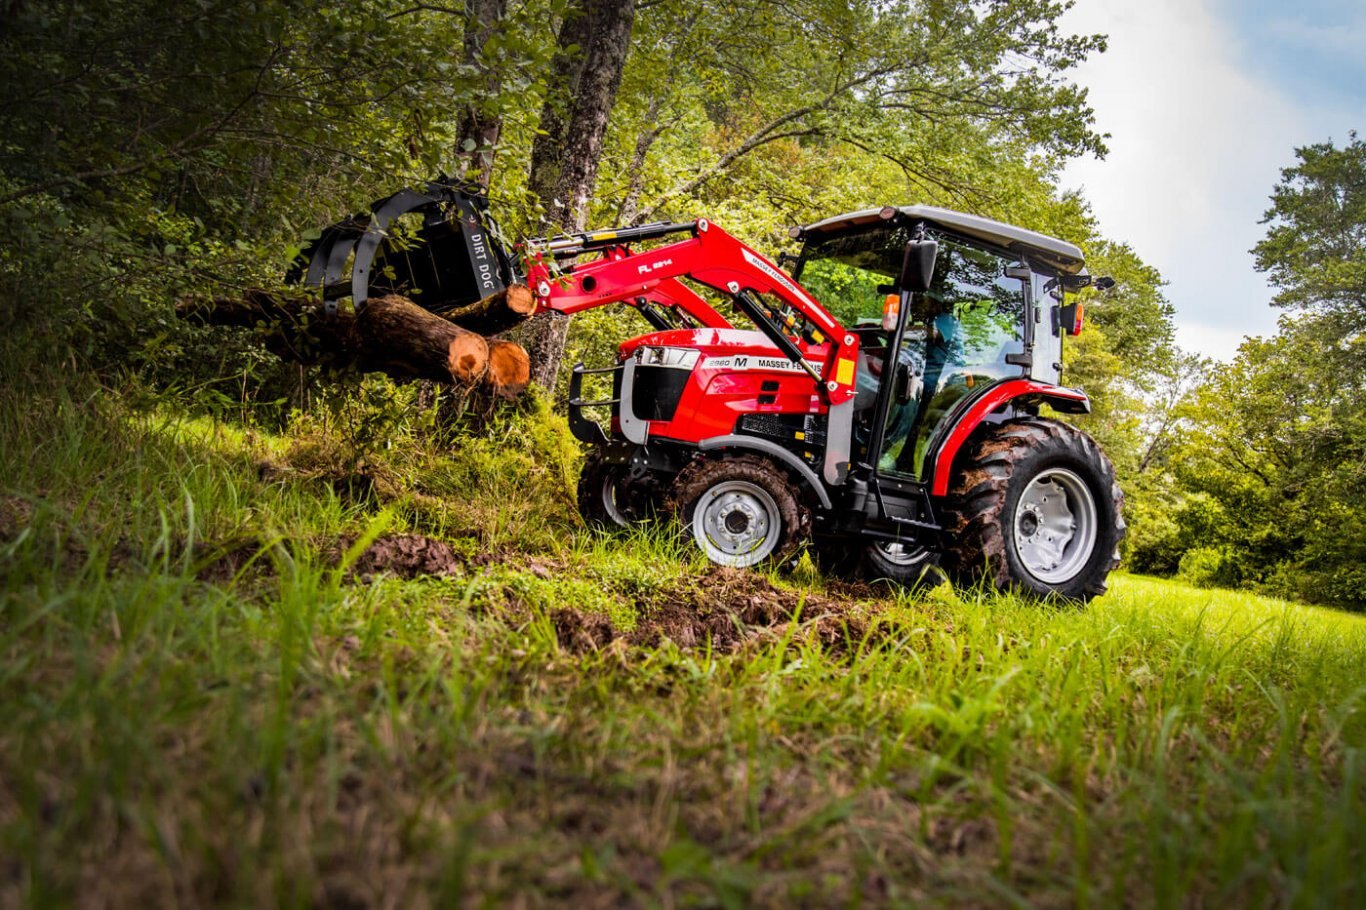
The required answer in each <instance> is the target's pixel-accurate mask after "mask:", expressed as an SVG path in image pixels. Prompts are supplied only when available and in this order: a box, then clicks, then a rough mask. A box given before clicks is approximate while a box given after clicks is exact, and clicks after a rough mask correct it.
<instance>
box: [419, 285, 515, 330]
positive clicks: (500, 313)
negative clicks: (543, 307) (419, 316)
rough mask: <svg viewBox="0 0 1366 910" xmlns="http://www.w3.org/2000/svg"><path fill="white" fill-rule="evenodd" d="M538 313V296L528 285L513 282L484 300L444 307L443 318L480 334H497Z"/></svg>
mask: <svg viewBox="0 0 1366 910" xmlns="http://www.w3.org/2000/svg"><path fill="white" fill-rule="evenodd" d="M535 312H536V297H535V295H534V294H532V293H531V289H530V288H528V287H527V286H526V285H522V284H514V285H509V286H508V287H506V288H504V289H503V290H501V291H499V292H498V293H496V294H490V295H489V296H487V297H485V298H484V299H483V300H476V301H475V302H474V303H471V304H467V305H465V306H462V307H457V308H455V309H453V310H444V311H442V313H441V316H442V318H444V319H448V320H450V321H451V322H454V323H455V324H456V325H458V326H460V327H461V328H465V329H469V330H470V331H471V332H478V333H479V334H480V335H497V334H498V333H499V332H506V331H507V330H508V329H510V328H513V327H514V326H518V325H521V324H522V323H523V322H526V321H527V320H528V319H530V318H531V316H532V314H533V313H535Z"/></svg>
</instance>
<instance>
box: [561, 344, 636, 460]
mask: <svg viewBox="0 0 1366 910" xmlns="http://www.w3.org/2000/svg"><path fill="white" fill-rule="evenodd" d="M623 367H624V365H623V364H617V365H616V366H611V367H599V368H597V369H592V370H590V369H588V368H587V367H585V366H584V365H583V364H581V363H576V364H574V369H573V372H571V373H570V376H569V431H570V432H571V433H573V434H574V438H575V439H577V440H578V441H579V442H582V443H583V444H584V445H590V446H601V445H606V444H607V441H608V440H609V439H610V438H611V435H612V434H611V433H610V431H608V430H604V429H603V428H602V424H600V423H598V422H597V421H596V420H593V419H592V418H590V417H587V416H585V415H584V413H583V409H584V408H611V409H612V410H613V412H614V413H615V412H617V411H618V409H619V408H620V407H621V385H622V372H623ZM607 373H612V374H613V376H612V397H611V398H603V399H600V400H597V401H585V400H584V398H583V377H584V376H588V375H605V374H607Z"/></svg>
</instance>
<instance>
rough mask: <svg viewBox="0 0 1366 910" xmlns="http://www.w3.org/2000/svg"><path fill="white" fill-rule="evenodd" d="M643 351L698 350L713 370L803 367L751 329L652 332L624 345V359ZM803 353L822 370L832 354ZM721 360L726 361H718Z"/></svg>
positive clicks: (820, 348)
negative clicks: (666, 349) (822, 366)
mask: <svg viewBox="0 0 1366 910" xmlns="http://www.w3.org/2000/svg"><path fill="white" fill-rule="evenodd" d="M641 348H678V349H684V350H693V351H698V352H699V353H700V354H701V355H702V357H703V358H704V359H705V360H706V361H707V365H708V366H711V367H713V368H718V367H720V368H725V367H729V368H730V369H739V370H747V369H748V370H772V371H774V372H779V373H787V372H800V371H801V367H799V366H797V365H796V364H795V363H793V362H792V361H791V360H789V359H788V358H787V357H786V355H784V354H783V353H782V352H781V351H779V350H778V349H777V348H776V347H774V346H773V343H772V342H771V341H769V340H768V339H767V338H765V337H764V334H763V333H762V332H758V331H754V330H748V329H671V330H669V331H664V332H652V333H650V334H649V335H641V336H640V337H639V338H632V339H631V340H630V341H627V342H625V343H624V344H622V346H621V348H620V353H621V359H622V360H625V359H627V358H628V357H631V356H632V355H634V354H635V353H636V351H638V350H640V349H641ZM802 350H803V353H805V354H806V357H807V359H808V360H809V361H811V362H812V365H813V366H814V367H816V369H818V370H819V369H820V367H821V364H822V363H823V362H824V360H825V358H826V356H827V355H828V353H829V345H815V346H811V345H803V346H802ZM737 358H738V359H737ZM722 360H724V361H726V362H725V363H722V362H718V361H722Z"/></svg>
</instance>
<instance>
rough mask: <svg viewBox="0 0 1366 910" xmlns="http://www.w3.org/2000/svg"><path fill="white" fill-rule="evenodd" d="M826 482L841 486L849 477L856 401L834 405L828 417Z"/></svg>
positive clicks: (824, 472) (823, 471)
mask: <svg viewBox="0 0 1366 910" xmlns="http://www.w3.org/2000/svg"><path fill="white" fill-rule="evenodd" d="M826 421H827V422H826V426H825V465H824V467H823V468H822V473H823V474H824V475H825V482H826V483H828V484H830V486H832V487H837V486H840V485H841V484H843V483H844V481H845V478H847V477H848V476H849V459H850V458H851V457H852V451H851V450H852V448H853V445H854V399H852V398H850V399H849V400H848V401H846V402H845V403H844V404H832V405H831V406H830V411H829V413H828V414H827V416H826Z"/></svg>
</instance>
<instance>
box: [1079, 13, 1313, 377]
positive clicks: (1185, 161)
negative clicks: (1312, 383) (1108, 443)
mask: <svg viewBox="0 0 1366 910" xmlns="http://www.w3.org/2000/svg"><path fill="white" fill-rule="evenodd" d="M1210 7H1211V3H1210V0H1147V2H1134V0H1114V2H1106V0H1082V2H1080V3H1079V4H1078V5H1077V7H1076V8H1074V9H1073V10H1072V12H1070V13H1069V14H1068V16H1067V18H1066V19H1065V20H1064V25H1065V26H1066V27H1068V28H1070V29H1072V30H1073V31H1075V32H1079V33H1081V32H1087V33H1089V32H1105V33H1108V34H1109V35H1110V50H1109V51H1108V52H1107V53H1105V54H1102V55H1098V56H1097V57H1096V58H1095V59H1093V60H1092V61H1088V62H1087V63H1086V64H1085V65H1084V66H1082V67H1081V68H1080V69H1079V70H1078V71H1077V73H1076V78H1077V81H1078V82H1079V83H1080V84H1081V85H1084V86H1087V87H1089V88H1090V90H1091V94H1090V100H1091V103H1092V106H1093V107H1094V108H1095V109H1096V112H1097V122H1098V125H1099V127H1100V129H1101V130H1102V131H1104V132H1108V133H1110V134H1111V138H1110V140H1109V146H1110V150H1111V153H1110V156H1109V157H1108V158H1107V160H1105V161H1094V160H1085V161H1077V162H1073V163H1072V164H1070V165H1069V166H1068V167H1067V169H1066V170H1065V171H1064V174H1063V182H1064V184H1066V185H1068V186H1080V187H1082V188H1084V191H1085V194H1086V196H1087V198H1088V199H1090V200H1091V203H1092V206H1093V208H1094V210H1095V212H1096V214H1097V215H1098V216H1099V218H1100V221H1101V227H1102V229H1103V230H1104V232H1105V233H1106V235H1107V236H1110V237H1112V238H1114V239H1117V240H1124V241H1127V242H1129V243H1130V244H1131V245H1132V246H1133V247H1134V249H1135V250H1137V251H1138V253H1139V255H1141V256H1142V257H1143V258H1144V259H1145V260H1146V261H1147V262H1149V263H1150V264H1152V265H1154V266H1156V267H1157V268H1158V269H1159V270H1160V271H1161V272H1162V274H1163V276H1164V277H1165V278H1166V279H1167V280H1168V281H1169V283H1170V284H1169V287H1168V289H1167V293H1168V296H1169V297H1170V299H1171V301H1172V303H1173V304H1174V305H1175V306H1176V310H1177V328H1178V338H1179V339H1180V343H1182V344H1183V345H1185V346H1188V347H1191V348H1192V349H1194V350H1197V351H1200V352H1201V353H1204V354H1207V355H1209V356H1216V357H1228V356H1230V355H1231V354H1232V352H1233V350H1235V349H1236V347H1237V340H1238V339H1239V338H1241V336H1242V335H1243V334H1269V333H1271V332H1274V331H1275V328H1276V315H1277V314H1276V312H1275V311H1273V310H1272V308H1271V307H1270V306H1269V305H1268V301H1269V300H1270V297H1271V292H1270V291H1269V290H1268V289H1267V287H1266V283H1265V280H1264V279H1263V277H1262V276H1261V275H1260V274H1258V273H1257V272H1256V271H1255V270H1254V268H1253V262H1252V257H1251V255H1250V254H1249V253H1248V250H1249V249H1250V248H1251V247H1252V245H1253V244H1255V243H1256V242H1257V241H1258V240H1259V239H1261V237H1262V235H1263V231H1264V228H1263V227H1262V226H1261V225H1260V224H1258V221H1259V220H1260V219H1261V217H1262V213H1263V212H1264V211H1265V209H1266V207H1267V197H1268V195H1269V194H1270V191H1271V188H1272V186H1273V185H1274V184H1275V182H1276V180H1277V179H1278V177H1279V169H1280V168H1281V167H1284V166H1286V165H1288V164H1289V163H1290V161H1291V159H1292V157H1293V150H1294V148H1295V147H1296V146H1298V145H1303V144H1305V143H1306V142H1309V141H1314V136H1313V135H1307V134H1306V128H1307V124H1306V122H1305V120H1304V116H1303V114H1302V112H1301V111H1300V109H1299V108H1298V107H1297V106H1296V104H1295V103H1294V101H1293V100H1292V99H1290V98H1288V97H1286V96H1285V95H1284V94H1283V93H1282V92H1281V90H1279V89H1278V88H1277V86H1276V85H1275V84H1274V83H1272V82H1270V81H1269V80H1267V79H1265V78H1263V77H1262V76H1261V75H1260V74H1259V73H1257V72H1255V71H1250V70H1248V69H1245V68H1244V67H1243V65H1242V64H1241V62H1240V61H1239V57H1238V45H1237V38H1236V36H1235V34H1234V33H1233V31H1232V29H1231V28H1229V27H1228V26H1227V24H1226V23H1223V22H1221V21H1220V20H1219V19H1218V18H1216V17H1215V16H1214V15H1213V14H1212V12H1211V9H1210Z"/></svg>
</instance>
